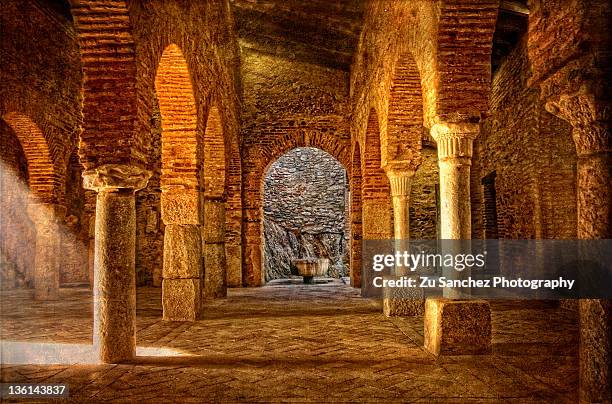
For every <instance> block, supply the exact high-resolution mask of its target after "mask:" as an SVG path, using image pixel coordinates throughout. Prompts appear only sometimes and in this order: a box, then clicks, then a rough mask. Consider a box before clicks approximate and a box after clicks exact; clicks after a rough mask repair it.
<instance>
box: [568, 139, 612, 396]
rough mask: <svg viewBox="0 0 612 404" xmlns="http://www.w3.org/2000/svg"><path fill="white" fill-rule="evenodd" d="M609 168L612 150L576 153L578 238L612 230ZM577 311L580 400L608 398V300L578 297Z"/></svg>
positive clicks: (600, 236) (605, 234)
mask: <svg viewBox="0 0 612 404" xmlns="http://www.w3.org/2000/svg"><path fill="white" fill-rule="evenodd" d="M607 136H608V137H609V133H608V135H607ZM575 137H576V136H575ZM611 170H612V153H611V152H610V151H609V150H604V151H598V152H595V153H583V154H579V155H578V167H577V182H576V183H577V199H578V212H577V213H578V229H577V233H578V238H580V239H607V238H610V235H611V234H612V229H611V227H612V223H611V222H610V221H611V217H610V215H611V210H612V186H611V184H612V174H611ZM591 258H592V257H591ZM579 312H580V349H579V351H580V402H583V403H595V402H609V401H610V398H611V395H612V394H611V392H610V375H611V373H612V370H611V369H610V367H611V364H612V359H611V355H610V347H611V338H610V332H611V328H612V326H611V316H610V315H611V313H610V312H611V302H610V300H598V299H582V300H580V302H579Z"/></svg>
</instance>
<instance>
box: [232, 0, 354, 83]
mask: <svg viewBox="0 0 612 404" xmlns="http://www.w3.org/2000/svg"><path fill="white" fill-rule="evenodd" d="M364 3H365V2H364V1H363V0H335V1H331V0H308V1H304V0H231V4H232V9H233V13H234V18H235V21H236V29H237V31H238V37H239V39H240V45H241V46H242V47H245V48H250V49H253V50H256V51H259V52H264V53H268V54H274V55H278V56H280V57H285V58H290V59H295V60H299V61H305V62H310V63H314V64H318V65H323V66H327V67H333V68H336V69H341V70H346V71H348V70H349V69H350V65H351V61H352V58H353V54H354V52H355V49H356V47H357V41H358V40H359V32H360V30H361V25H362V16H363V5H364Z"/></svg>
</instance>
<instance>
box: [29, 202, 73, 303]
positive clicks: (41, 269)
mask: <svg viewBox="0 0 612 404" xmlns="http://www.w3.org/2000/svg"><path fill="white" fill-rule="evenodd" d="M65 213H66V210H65V208H64V207H63V206H60V205H57V204H47V203H37V204H31V205H29V206H28V214H29V216H30V218H31V219H32V222H34V226H35V227H36V257H35V259H34V298H35V299H36V300H57V299H59V284H60V282H59V279H60V273H59V272H60V257H61V255H60V254H58V252H59V251H60V249H61V233H60V230H61V229H60V226H59V221H60V220H61V219H62V218H63V216H64V215H65Z"/></svg>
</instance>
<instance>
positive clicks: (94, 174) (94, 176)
mask: <svg viewBox="0 0 612 404" xmlns="http://www.w3.org/2000/svg"><path fill="white" fill-rule="evenodd" d="M150 177H151V172H150V171H149V170H146V169H144V168H141V167H137V166H133V165H129V164H104V165H102V166H99V167H96V168H90V169H89V170H86V171H84V172H83V187H84V188H85V189H92V190H94V191H97V192H101V191H105V190H117V189H131V190H134V191H138V190H139V189H142V188H144V187H146V186H147V182H148V181H149V178H150Z"/></svg>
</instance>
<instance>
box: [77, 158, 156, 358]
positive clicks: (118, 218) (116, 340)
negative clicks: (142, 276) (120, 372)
mask: <svg viewBox="0 0 612 404" xmlns="http://www.w3.org/2000/svg"><path fill="white" fill-rule="evenodd" d="M149 177H150V173H149V172H148V171H146V170H144V169H142V168H139V167H133V166H128V165H114V164H113V165H111V164H109V165H104V166H101V167H98V168H96V169H90V170H87V171H85V172H84V173H83V179H84V181H83V183H84V187H85V188H87V189H92V190H95V191H97V192H98V194H97V199H96V218H95V258H94V329H93V342H94V349H95V350H96V351H97V355H98V358H99V360H100V361H102V362H104V363H119V362H122V361H126V360H130V359H133V358H134V357H135V356H136V270H135V260H136V198H135V192H136V191H137V190H139V189H142V188H144V187H145V186H146V184H147V181H148V180H149Z"/></svg>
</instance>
